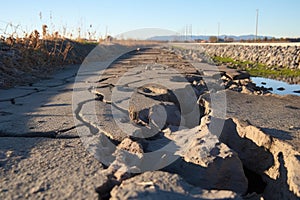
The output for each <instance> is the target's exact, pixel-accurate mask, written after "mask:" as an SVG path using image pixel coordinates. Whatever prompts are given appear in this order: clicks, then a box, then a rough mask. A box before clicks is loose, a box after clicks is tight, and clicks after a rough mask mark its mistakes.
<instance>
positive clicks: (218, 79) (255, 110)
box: [0, 44, 300, 199]
mask: <svg viewBox="0 0 300 200" xmlns="http://www.w3.org/2000/svg"><path fill="white" fill-rule="evenodd" d="M176 45H178V44H176ZM176 45H175V46H176ZM179 46H181V47H183V48H191V46H189V45H188V44H181V45H179ZM97 48H99V49H102V48H104V47H97ZM134 49H135V50H134ZM191 49H193V48H191ZM133 50H134V51H133ZM112 52H114V54H112ZM195 52H196V53H195ZM107 53H109V54H108V55H109V56H108V57H109V58H110V59H112V60H114V59H116V58H118V59H117V60H115V62H113V63H110V62H107V56H105V55H97V54H96V52H94V53H91V57H90V59H89V61H90V63H89V62H87V63H85V64H86V65H87V66H89V67H90V68H89V69H87V68H83V69H81V71H80V72H81V74H80V76H79V78H78V77H77V83H76V84H78V85H77V87H75V93H76V92H79V94H80V95H79V96H77V97H79V98H77V99H73V100H72V94H73V82H74V81H75V76H76V75H77V70H78V68H79V66H69V67H67V68H65V69H64V70H62V71H61V72H58V73H56V74H55V75H54V76H53V77H52V78H50V79H47V80H42V81H40V82H38V83H34V84H31V85H28V86H17V87H15V88H12V89H9V90H1V91H0V136H1V139H0V178H1V182H0V199H24V198H27V199H95V198H97V197H98V194H97V193H96V189H97V191H98V193H99V194H100V196H101V195H104V196H105V198H108V197H109V196H110V194H109V193H110V191H111V190H112V189H113V190H112V193H111V194H112V197H113V198H119V197H117V196H118V190H119V191H120V192H126V191H127V186H126V183H127V182H128V183H130V181H131V180H135V178H134V177H133V178H131V179H130V177H132V176H134V175H132V174H130V173H124V172H122V171H120V170H119V168H118V167H122V166H123V164H124V163H122V161H121V160H122V159H123V160H124V159H125V158H129V157H128V156H127V157H126V156H124V155H123V153H120V148H124V149H127V147H126V144H127V143H128V145H132V144H134V145H133V146H130V148H129V149H130V151H133V154H132V155H131V156H133V157H134V158H135V159H137V160H138V161H139V162H140V160H141V159H144V158H143V156H141V155H139V154H138V153H137V152H150V151H153V150H154V151H155V150H157V149H159V148H161V147H162V146H164V145H165V144H166V143H168V142H170V141H172V140H173V141H175V143H176V141H177V143H178V139H176V137H175V136H176V134H180V133H182V132H186V133H187V134H193V135H194V134H195V136H196V135H197V134H199V137H187V138H188V139H185V140H183V141H181V142H180V145H181V143H183V146H180V145H179V144H177V145H178V146H177V147H176V148H178V149H180V148H181V151H182V150H185V149H183V147H184V145H185V143H186V144H188V145H189V148H187V149H189V153H188V154H187V155H185V154H182V152H184V151H182V152H181V154H179V155H180V156H181V158H182V162H183V161H184V163H183V164H184V166H185V167H187V168H191V169H192V168H193V170H196V169H198V168H199V166H198V165H197V162H195V163H196V164H195V166H191V163H190V160H193V159H198V161H199V160H200V161H201V160H204V161H205V160H210V161H209V163H210V164H209V167H210V169H213V170H211V171H213V174H211V173H212V172H208V173H207V174H206V176H208V178H207V179H205V181H206V182H208V181H210V180H209V176H213V175H216V173H218V172H219V171H218V170H216V169H218V167H220V166H222V167H224V169H223V171H226V170H227V169H228V167H229V168H230V166H235V167H234V168H235V169H236V170H233V172H235V173H237V172H238V173H239V174H236V177H238V178H235V179H234V180H233V179H231V178H232V177H231V178H230V177H228V176H226V174H224V173H220V174H218V177H217V178H216V180H215V182H217V183H218V185H217V188H218V189H220V190H222V189H229V190H232V191H236V192H239V193H240V194H245V192H246V190H247V180H246V178H245V175H244V174H243V173H244V171H243V168H242V165H241V161H242V162H243V165H244V166H246V167H247V168H249V169H251V170H253V171H254V172H255V173H257V174H259V175H261V176H262V177H263V178H264V181H266V182H267V183H268V185H267V188H266V190H265V193H264V194H263V196H264V197H266V198H267V199H271V196H270V194H272V193H274V190H279V192H278V194H276V195H277V196H276V197H278V196H280V194H283V193H285V194H286V195H285V196H284V195H283V196H282V197H290V198H294V197H296V196H297V195H298V197H299V193H298V191H299V185H300V184H299V180H298V178H297V174H298V170H297V167H299V166H300V165H299V127H300V125H299V118H300V116H299V108H298V107H299V106H298V105H299V103H300V102H299V97H293V96H285V97H279V96H277V95H268V94H267V95H265V92H264V91H262V90H261V88H256V87H255V86H253V85H252V84H250V83H249V82H250V81H249V80H248V78H249V77H247V75H245V74H243V73H237V72H236V71H232V70H229V69H225V68H222V67H220V68H216V67H215V68H214V67H212V65H210V64H209V62H208V61H207V60H203V57H202V56H203V55H202V54H199V55H200V56H198V57H197V56H195V55H197V51H196V50H195V51H194V50H193V51H192V50H185V49H181V48H174V47H171V46H167V47H156V48H148V49H141V50H136V47H127V48H120V46H113V45H112V46H111V47H110V48H109V50H108V51H107ZM124 53H126V54H124ZM119 54H120V55H122V54H123V55H122V56H121V57H118V56H119ZM95 61H97V62H95ZM207 62H208V63H207ZM149 63H150V64H151V65H149ZM159 63H162V64H163V65H162V64H159ZM99 66H101V67H105V66H110V68H108V69H106V70H103V71H100V72H99V71H97V70H98V68H99ZM194 66H196V68H197V70H196V69H195V68H194ZM134 69H136V70H135V71H134ZM171 69H176V71H172V70H171ZM145 71H147V72H149V73H148V75H147V74H146V75H145V74H144V72H145ZM102 72H104V73H102ZM151 72H153V73H151ZM149 74H150V75H149ZM182 74H183V75H184V76H183V77H180V75H182ZM100 75H101V78H100ZM120 77H122V78H123V79H120ZM234 77H235V78H234ZM183 78H184V79H185V80H184V81H183ZM235 79H237V80H235ZM145 80H150V81H148V82H147V81H145ZM122 81H123V82H122ZM151 82H155V83H156V84H153V83H151ZM169 82H170V83H172V84H171V86H172V87H171V88H170V87H168V86H170V85H168V84H167V83H169ZM141 83H142V86H141ZM89 84H90V87H88V88H85V87H84V86H85V85H89ZM224 85H225V87H224ZM232 85H233V86H234V87H232ZM163 86H164V87H163ZM188 87H190V88H188ZM191 88H192V89H191ZM225 88H226V90H225ZM81 90H82V91H81ZM231 90H232V91H231ZM225 91H226V93H225ZM114 93H115V94H118V95H113V94H114ZM243 93H247V94H243ZM176 94H177V97H178V96H179V97H182V99H180V98H179V99H178V98H175V97H176ZM193 95H194V96H196V97H197V98H195V99H193ZM224 95H226V100H227V101H224V99H223V98H222V97H224ZM260 95H261V96H260ZM73 97H74V96H73ZM198 98H199V99H198ZM72 104H73V108H72ZM270 104H271V105H272V106H270ZM90 106H92V107H93V108H94V109H95V111H96V112H95V113H93V112H91V111H90V110H88V109H85V108H86V107H90ZM112 108H113V109H115V110H112ZM216 108H217V109H216ZM198 109H199V110H198ZM197 110H198V111H197ZM226 111H227V115H224V113H226ZM112 112H117V114H118V116H119V118H118V117H117V118H116V116H113V114H116V113H112ZM73 114H75V122H76V123H74V118H73ZM94 114H95V116H96V117H97V119H96V121H95V119H94V118H93V117H95V116H94ZM178 116H179V117H178ZM202 116H206V117H210V121H209V122H207V126H210V127H211V130H209V131H208V130H207V129H205V130H206V131H204V132H205V134H208V135H205V134H204V132H203V131H202V132H201V131H200V132H199V133H197V134H196V133H194V132H196V131H194V132H193V130H194V129H190V130H188V128H194V127H197V126H198V125H199V124H200V118H201V117H202ZM218 118H221V119H220V120H219V119H218ZM116 119H119V120H120V121H119V123H121V124H131V125H132V126H131V128H132V129H131V130H130V131H131V132H134V134H132V135H130V136H129V135H128V133H127V132H125V131H124V129H123V130H122V129H121V128H120V127H119V125H117V124H116V122H115V121H114V120H116ZM230 120H231V121H230ZM241 121H247V122H248V123H249V124H250V125H249V124H248V126H246V125H243V124H242V123H241ZM214 122H215V123H216V124H217V125H219V123H224V124H225V126H224V129H223V130H217V128H218V127H214V126H213V125H212V124H213V123H214ZM228 122H231V123H228ZM76 125H77V126H79V127H77V128H79V130H81V131H82V130H84V132H83V133H80V134H81V136H82V137H83V136H84V137H87V138H89V140H97V141H99V142H104V143H105V142H107V141H110V142H112V144H114V145H116V147H114V148H111V149H109V150H107V151H100V152H99V149H96V150H95V152H94V153H95V155H94V156H96V157H97V156H100V157H101V156H109V157H110V158H111V157H112V156H111V154H113V153H114V156H115V157H116V158H117V159H119V160H117V161H116V162H114V167H116V168H113V169H112V168H106V166H105V165H106V164H107V163H100V162H99V161H98V160H97V159H95V157H93V155H92V154H91V153H88V151H87V149H86V148H88V145H86V144H83V143H82V141H81V139H80V138H79V136H78V133H77V131H76V127H75V126H76ZM83 127H88V128H87V129H83ZM141 127H142V131H141V132H139V131H135V130H136V129H135V128H137V129H138V128H141ZM187 127H188V128H187ZM249 127H250V128H249ZM181 129H186V130H187V131H181V132H180V130H181ZM166 130H168V131H169V133H168V134H170V135H169V137H168V138H167V137H165V136H166V135H167V133H166ZM151 131H152V132H153V131H154V132H155V133H158V134H156V135H151V134H152V132H151ZM213 131H220V133H216V135H219V134H221V133H222V135H221V141H222V142H223V143H222V142H219V141H218V140H217V138H216V137H215V136H214V138H213V141H214V142H213V143H212V142H209V141H211V140H212V139H210V140H208V139H207V138H211V136H209V134H211V133H210V132H213ZM206 132H207V133H206ZM89 133H90V134H89ZM80 134H79V135H80ZM139 134H140V135H139ZM147 134H148V135H147ZM145 135H146V136H147V137H146V138H138V136H145ZM148 137H149V138H148ZM104 138H106V139H104ZM107 138H108V139H107ZM174 138H175V139H174ZM233 138H234V139H235V140H233ZM131 140H133V141H131ZM206 140H207V141H208V142H207V141H206ZM268 141H271V143H270V144H269V143H268ZM126 142H127V143H126ZM224 143H225V144H224ZM124 144H125V147H121V146H122V145H123V146H124ZM254 144H255V145H254ZM268 144H269V145H268ZM93 145H95V143H91V146H93ZM96 145H97V144H96ZM118 145H119V146H118ZM206 145H208V146H206ZM214 145H215V146H214ZM226 145H227V146H226ZM243 145H244V146H243ZM207 147H209V148H207ZM248 147H249V148H250V150H249V149H245V148H248ZM131 148H132V149H131ZM135 148H136V149H135ZM201 148H206V151H207V152H206V151H204V152H206V153H205V155H204V154H203V155H202V154H201V152H199V151H200V150H199V149H201ZM230 148H231V149H230ZM88 149H89V148H88ZM207 149H211V150H207ZM253 149H254V150H255V153H257V155H259V154H258V153H259V152H261V153H262V154H261V157H260V156H256V157H255V156H251V155H250V154H251V153H253V152H252V150H253ZM89 150H91V149H89ZM100 150H101V149H100ZM233 150H234V151H235V152H237V153H238V154H236V153H235V152H234V151H233ZM97 151H98V152H97ZM224 151H226V152H227V153H228V152H232V153H228V155H229V154H230V155H231V156H225V157H226V158H223V157H222V155H223V154H224ZM222 152H223V154H222ZM249 152H250V153H249ZM265 152H267V153H265ZM173 153H174V152H173ZM226 155H227V154H226ZM255 155H256V154H255ZM163 156H164V155H163V154H162V158H163ZM263 156H265V157H263ZM130 158H131V157H130ZM148 158H149V157H148ZM185 158H192V159H190V160H189V159H187V160H188V161H185V160H184V159H185ZM263 158H267V159H265V160H263ZM269 158H270V159H269ZM226 159H227V160H226ZM259 159H261V160H259ZM148 160H149V159H148ZM228 160H229V161H230V162H232V164H230V162H228ZM232 160H234V161H232ZM269 161H270V162H269ZM111 162H113V160H112V161H111ZM256 162H261V163H260V164H261V165H263V167H261V166H259V165H257V166H258V168H255V167H252V165H253V163H256ZM220 163H221V164H220ZM132 164H133V166H131V167H133V168H134V170H137V169H138V168H137V167H138V166H135V165H134V164H135V163H132ZM154 164H156V165H157V166H163V163H154ZM176 164H177V165H178V163H175V165H174V166H173V167H175V168H176V170H177V171H178V169H180V166H179V167H178V166H176ZM183 164H182V165H181V167H183ZM196 165H197V166H196ZM123 167H124V166H123ZM127 167H128V166H127ZM202 167H203V169H201V170H203V171H205V170H207V169H206V168H205V167H207V166H205V165H204V166H202ZM264 167H265V168H264ZM176 170H173V172H174V171H175V173H177V172H176ZM165 171H168V170H167V169H165ZM208 171H209V170H208ZM107 173H108V174H107ZM161 173H162V176H168V177H169V176H171V175H169V174H165V173H166V172H161ZM190 173H191V174H193V171H191V172H190ZM147 174H148V175H147ZM177 174H179V175H180V173H179V172H178V173H177ZM183 174H184V173H183ZM142 176H145V177H144V178H143V179H145V180H146V181H151V180H148V179H149V177H151V175H149V173H148V172H147V173H146V175H145V174H142ZM189 176H190V175H189ZM108 177H110V178H111V177H113V178H112V180H114V179H117V185H120V186H115V185H116V183H115V182H114V183H110V182H109V179H108ZM124 177H125V178H124ZM183 177H184V176H183ZM278 177H279V178H278ZM218 178H219V179H218ZM239 178H241V179H239ZM125 179H128V180H126V181H124V180H125ZM137 179H139V178H137ZM150 179H151V178H150ZM176 179H177V177H176ZM178 179H180V181H181V178H178ZM188 179H189V178H184V180H182V182H184V183H183V184H184V185H185V184H187V183H185V181H187V180H188ZM224 180H230V181H226V183H230V184H231V183H232V185H234V186H232V187H231V186H230V187H228V186H226V187H224V185H226V184H225V183H224ZM236 180H238V181H236ZM241 180H242V181H241ZM122 181H123V182H122ZM133 182H134V181H133ZM192 182H193V181H192ZM240 183H242V184H243V186H242V187H240V188H239V187H238V186H237V185H238V184H240ZM114 184H115V185H114ZM130 184H131V185H132V186H131V185H130V186H129V188H130V187H135V186H134V185H135V184H136V183H135V182H134V183H130ZM151 184H152V183H151ZM168 184H169V183H167V182H166V184H165V185H167V187H172V186H169V185H168ZM101 185H102V186H103V185H104V186H105V187H108V188H109V189H107V188H105V189H104V190H103V191H102V192H104V193H105V194H103V193H102V194H101V192H99V186H101ZM202 185H205V184H202ZM206 185H209V184H206ZM156 186H157V187H159V189H160V190H162V192H163V193H164V192H169V191H164V188H163V187H165V186H163V185H160V184H158V185H155V184H154V185H153V184H152V185H151V187H154V188H155V187H156ZM200 186H201V185H200ZM188 187H189V188H190V189H191V188H192V190H193V195H194V196H195V197H197V198H198V197H199V198H200V197H202V196H201V195H202V192H203V191H202V192H201V188H200V189H199V190H198V189H193V187H194V186H188ZM207 187H208V186H207ZM138 188H139V189H138V191H135V192H137V193H139V194H140V195H141V196H145V195H146V196H147V193H143V192H144V191H143V187H138ZM215 188H216V186H213V187H212V188H209V187H208V188H205V189H208V190H207V191H205V192H208V193H209V196H210V198H213V197H218V198H225V197H226V195H227V196H228V195H229V196H232V197H233V198H234V197H238V198H240V196H239V195H238V194H236V193H235V192H229V193H226V192H225V193H226V195H224V196H223V197H222V195H221V194H222V193H223V192H222V191H221V192H217V191H213V190H211V191H210V189H215ZM102 189H103V188H102ZM150 189H151V188H150ZM181 189H182V188H181ZM145 191H146V190H145ZM287 191H289V192H290V193H288V192H287ZM215 192H216V194H218V195H221V196H218V195H217V196H214V193H215ZM182 193H185V192H184V191H183V192H182ZM182 193H181V194H178V195H180V196H177V197H181V198H183V197H184V195H183V194H182ZM225 193H224V194H225ZM135 194H136V193H134V194H133V195H135ZM157 195H158V193H157V194H154V196H155V197H157ZM172 195H175V197H176V194H172ZM182 195H183V196H182ZM260 195H261V194H260ZM260 195H256V194H255V195H253V199H255V198H259V196H260ZM295 195H296V196H295ZM167 196H168V195H167ZM250 196H251V195H250ZM162 197H163V196H162ZM243 197H244V198H248V199H251V198H252V197H249V195H248V196H243ZM128 198H130V196H128ZM228 198H229V197H228Z"/></svg>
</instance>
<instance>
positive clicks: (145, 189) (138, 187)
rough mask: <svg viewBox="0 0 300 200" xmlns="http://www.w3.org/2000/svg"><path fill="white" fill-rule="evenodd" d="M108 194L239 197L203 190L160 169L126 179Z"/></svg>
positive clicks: (226, 192)
mask: <svg viewBox="0 0 300 200" xmlns="http://www.w3.org/2000/svg"><path fill="white" fill-rule="evenodd" d="M110 194H111V198H110V199H133V198H134V199H145V198H146V199H241V197H240V196H239V195H238V194H236V193H234V192H232V191H226V190H223V191H222V190H221V191H220V190H204V189H202V188H200V187H195V186H192V185H190V184H188V183H187V182H185V181H184V180H183V179H182V178H181V177H180V176H178V175H177V174H170V173H167V172H162V171H155V172H145V173H143V174H141V175H137V176H135V177H133V178H130V179H127V180H125V181H123V182H122V183H121V185H119V186H116V187H114V188H113V190H112V191H111V193H110Z"/></svg>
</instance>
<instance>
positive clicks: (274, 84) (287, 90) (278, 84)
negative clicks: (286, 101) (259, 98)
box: [251, 77, 300, 96]
mask: <svg viewBox="0 0 300 200" xmlns="http://www.w3.org/2000/svg"><path fill="white" fill-rule="evenodd" d="M251 80H252V81H253V83H255V84H256V85H257V86H259V87H260V86H264V87H266V88H270V87H271V88H273V91H270V92H272V93H274V94H279V95H286V94H293V95H298V96H300V93H296V92H294V91H300V85H297V84H288V83H286V82H283V81H277V80H273V79H269V78H262V77H251ZM262 83H265V84H262ZM278 88H284V90H278Z"/></svg>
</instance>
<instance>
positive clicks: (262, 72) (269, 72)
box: [213, 56, 300, 78]
mask: <svg viewBox="0 0 300 200" xmlns="http://www.w3.org/2000/svg"><path fill="white" fill-rule="evenodd" d="M213 60H214V62H216V63H221V64H229V65H230V66H229V67H230V68H234V69H239V70H245V71H247V72H248V73H249V74H250V75H251V76H260V77H266V78H268V77H273V78H276V77H297V76H300V70H299V69H289V68H279V67H276V66H273V67H268V66H267V65H265V64H262V63H254V62H251V61H239V60H234V59H232V58H228V57H220V56H215V57H213Z"/></svg>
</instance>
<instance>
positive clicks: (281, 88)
mask: <svg viewBox="0 0 300 200" xmlns="http://www.w3.org/2000/svg"><path fill="white" fill-rule="evenodd" d="M277 90H279V91H283V90H285V88H284V87H279V88H277Z"/></svg>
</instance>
